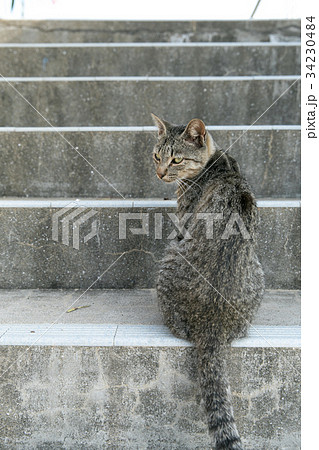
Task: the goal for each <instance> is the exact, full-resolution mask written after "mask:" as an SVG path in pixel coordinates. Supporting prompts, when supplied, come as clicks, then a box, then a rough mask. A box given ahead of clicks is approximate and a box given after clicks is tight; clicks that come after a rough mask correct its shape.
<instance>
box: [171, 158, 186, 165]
mask: <svg viewBox="0 0 319 450" xmlns="http://www.w3.org/2000/svg"><path fill="white" fill-rule="evenodd" d="M183 159H184V158H174V159H172V163H173V164H180V163H181V162H182V161H183Z"/></svg>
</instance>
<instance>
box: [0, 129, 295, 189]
mask: <svg viewBox="0 0 319 450" xmlns="http://www.w3.org/2000/svg"><path fill="white" fill-rule="evenodd" d="M207 128H208V130H209V131H210V132H211V134H212V136H213V137H214V139H215V141H216V142H217V143H218V144H219V145H220V146H221V147H223V148H224V149H227V148H229V147H231V148H230V150H229V152H228V153H229V154H231V155H233V156H234V157H235V158H236V159H237V161H238V162H239V165H240V167H241V169H242V171H243V173H244V174H245V175H246V177H247V179H248V181H249V183H250V184H251V186H252V189H253V191H254V192H255V195H256V196H257V197H278V196H279V197H281V198H284V197H286V198H298V197H300V127H299V126H292V125H290V126H257V125H255V126H253V127H251V128H250V129H249V131H248V132H247V128H248V127H234V126H224V127H223V126H221V127H215V126H207ZM57 132H58V133H57ZM61 135H62V136H61ZM155 136H156V132H155V127H122V128H121V127H118V128H89V127H87V128H58V129H53V128H46V127H45V128H26V129H24V128H13V129H12V128H0V152H1V165H0V180H1V181H0V195H1V196H13V197H14V196H16V197H51V198H52V197H76V198H77V197H95V198H97V197H114V195H117V193H116V192H115V190H114V189H113V188H112V186H110V185H109V184H108V183H107V182H106V181H105V179H104V178H103V177H102V176H101V175H99V174H98V173H97V172H96V171H94V169H92V167H91V166H90V165H89V164H88V163H87V162H86V161H85V160H87V161H89V162H90V163H91V164H92V166H93V167H95V168H97V169H98V171H99V172H100V173H101V174H102V175H103V176H104V177H106V179H108V180H110V181H111V182H112V184H113V185H114V186H115V187H116V188H117V189H118V190H119V191H120V192H121V193H122V194H123V195H124V196H125V197H128V198H130V197H131V198H143V197H144V198H145V197H149V195H150V193H151V194H152V196H154V197H158V198H174V197H175V190H176V186H175V184H166V183H163V182H160V181H159V180H158V179H157V177H156V176H155V175H154V167H153V162H152V158H151V152H152V148H153V146H154V143H155ZM63 137H64V138H65V139H66V141H65V140H64V139H63ZM72 147H74V148H76V149H77V150H78V151H79V152H80V153H81V155H83V158H82V157H81V156H80V155H79V154H78V153H77V152H76V150H75V149H74V148H72ZM84 158H85V159H84ZM141 161H142V162H143V167H144V168H143V176H141ZM84 180H85V182H84Z"/></svg>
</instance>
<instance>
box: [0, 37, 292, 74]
mask: <svg viewBox="0 0 319 450" xmlns="http://www.w3.org/2000/svg"><path fill="white" fill-rule="evenodd" d="M0 60H1V73H2V75H4V76H5V77H41V76H42V77H46V76H50V77H68V76H73V77H76V76H138V75H142V76H143V75H148V76H196V75H198V76H209V75H214V76H229V75H237V76H238V75H298V74H300V45H298V44H296V45H293V46H292V45H287V44H285V45H280V46H278V45H273V44H272V45H269V46H268V45H267V46H265V45H249V46H247V45H244V44H243V45H240V46H237V45H236V46H229V45H224V46H220V45H217V46H216V45H210V46H207V45H205V44H204V45H202V46H201V47H199V46H197V45H195V46H194V45H191V46H189V45H186V44H183V46H162V45H161V46H159V45H156V44H155V45H154V46H149V45H148V46H135V47H132V46H124V47H123V46H118V45H112V46H104V47H102V46H101V47H92V46H91V45H90V46H86V47H84V46H82V47H81V46H78V47H63V46H61V47H58V46H56V47H53V48H52V47H43V46H41V47H31V48H30V47H29V48H28V47H4V48H3V47H1V46H0ZM79 61H81V64H79Z"/></svg>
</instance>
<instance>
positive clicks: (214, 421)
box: [197, 345, 243, 450]
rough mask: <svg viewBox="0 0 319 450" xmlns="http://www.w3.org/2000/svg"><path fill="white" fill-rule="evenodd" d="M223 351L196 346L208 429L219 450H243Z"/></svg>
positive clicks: (221, 348)
mask: <svg viewBox="0 0 319 450" xmlns="http://www.w3.org/2000/svg"><path fill="white" fill-rule="evenodd" d="M224 350H225V348H224V347H223V346H221V345H214V346H211V345H210V346H207V345H205V346H201V345H197V351H198V369H199V377H200V385H201V390H202V396H203V400H204V404H205V407H206V411H207V417H208V428H209V433H210V435H211V437H212V440H213V442H214V446H215V449H216V450H243V446H242V443H241V440H240V437H239V434H238V431H237V428H236V424H235V420H234V413H233V407H232V402H231V393H230V386H229V383H228V380H227V373H226V362H225V351H224Z"/></svg>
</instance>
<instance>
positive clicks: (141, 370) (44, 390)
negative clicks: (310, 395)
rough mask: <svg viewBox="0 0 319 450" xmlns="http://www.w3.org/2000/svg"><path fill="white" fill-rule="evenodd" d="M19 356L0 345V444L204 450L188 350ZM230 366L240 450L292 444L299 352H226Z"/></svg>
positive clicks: (56, 351) (41, 351)
mask: <svg viewBox="0 0 319 450" xmlns="http://www.w3.org/2000/svg"><path fill="white" fill-rule="evenodd" d="M25 350H26V347H18V346H15V347H1V348H0V360H1V368H2V369H3V370H5V369H6V368H7V367H9V366H10V364H13V365H12V367H11V368H10V369H9V370H8V371H7V372H6V373H5V375H4V376H3V379H2V383H1V387H0V392H1V398H2V402H1V405H2V406H1V410H0V416H2V418H3V420H2V429H1V436H0V446H1V448H3V449H11V448H13V447H14V448H15V449H19V450H22V449H23V450H29V449H30V450H31V449H34V448H55V449H56V448H63V449H68V450H71V449H72V450H73V449H74V448H77V449H83V450H84V449H92V450H93V449H98V448H101V449H102V448H106V447H107V448H114V449H115V448H121V449H127V450H129V449H144V448H148V449H154V450H155V449H159V448H160V449H171V448H174V449H178V450H185V449H189V450H190V449H194V448H201V449H203V450H204V449H205V450H206V449H207V450H208V449H209V448H211V447H210V445H209V440H208V434H207V424H206V418H205V413H204V410H203V407H202V405H201V404H200V398H201V395H200V391H199V387H198V375H197V364H196V354H195V350H194V349H193V348H189V347H188V348H178V347H175V348H141V347H135V348H132V347H131V348H130V347H127V348H121V347H118V348H112V347H107V348H105V347H104V348H97V347H93V348H92V347H32V348H31V349H29V350H28V352H27V354H25V355H24V356H21V355H22V354H23V352H25ZM228 366H229V376H230V383H231V387H232V393H233V401H234V410H235V417H236V422H237V425H238V429H239V431H240V433H241V435H242V437H243V443H244V445H245V448H251V449H252V448H255V449H256V448H258V449H261V450H275V449H278V448H287V449H288V448H289V449H292V448H294V449H295V448H299V446H300V425H299V423H300V378H299V375H298V373H299V372H298V371H299V366H300V351H299V349H284V348H233V349H232V350H231V352H230V355H229V359H228ZM136 430H138V433H137V432H136Z"/></svg>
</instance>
